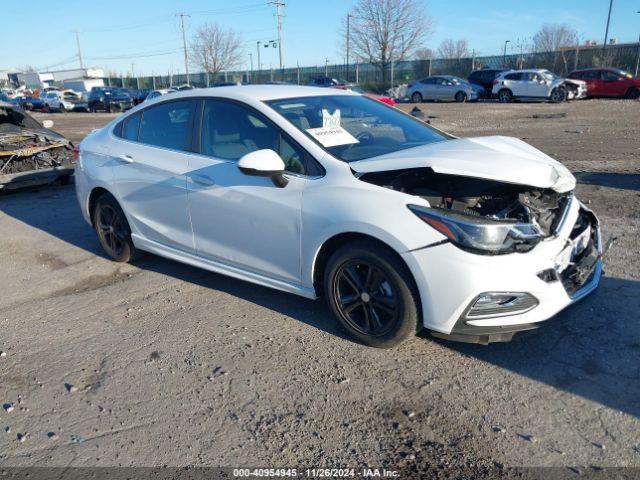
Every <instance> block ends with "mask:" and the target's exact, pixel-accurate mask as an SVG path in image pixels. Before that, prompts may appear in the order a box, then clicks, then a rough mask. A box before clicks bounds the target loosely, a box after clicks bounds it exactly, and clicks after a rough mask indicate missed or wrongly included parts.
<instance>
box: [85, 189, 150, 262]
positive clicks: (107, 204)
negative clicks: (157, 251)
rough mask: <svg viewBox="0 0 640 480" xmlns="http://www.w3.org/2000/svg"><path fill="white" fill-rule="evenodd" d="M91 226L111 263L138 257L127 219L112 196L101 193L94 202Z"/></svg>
mask: <svg viewBox="0 0 640 480" xmlns="http://www.w3.org/2000/svg"><path fill="white" fill-rule="evenodd" d="M93 226H94V228H95V230H96V233H97V234H98V240H99V241H100V245H102V249H103V250H104V251H105V253H106V254H107V255H108V256H109V258H111V259H112V260H113V261H115V262H129V261H131V260H135V259H136V258H137V257H138V256H139V251H138V250H137V249H136V247H135V246H134V245H133V240H132V239H131V228H130V227H129V223H128V222H127V218H126V216H125V214H124V212H123V211H122V209H121V208H120V205H118V202H117V201H116V199H115V198H113V196H112V195H110V194H108V193H103V194H102V195H101V196H100V197H99V198H98V200H97V201H96V206H95V208H94V210H93Z"/></svg>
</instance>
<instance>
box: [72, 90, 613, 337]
mask: <svg viewBox="0 0 640 480" xmlns="http://www.w3.org/2000/svg"><path fill="white" fill-rule="evenodd" d="M220 119H224V121H222V120H220ZM105 152H108V153H105ZM75 183H76V190H77V194H78V199H79V202H80V206H81V208H82V212H83V215H84V217H85V219H86V220H87V221H88V222H89V223H90V224H91V225H92V226H93V227H94V228H95V229H96V232H97V234H98V238H99V240H100V242H101V244H102V246H103V248H104V249H105V251H106V252H107V253H108V254H109V256H111V258H113V259H114V260H117V261H128V260H130V259H132V258H134V256H135V255H136V254H137V253H138V252H139V251H140V250H144V251H150V252H153V253H156V254H159V255H162V256H166V257H169V258H172V259H175V260H179V261H182V262H185V263H188V264H191V265H194V266H198V267H201V268H205V269H208V270H211V271H215V272H219V273H223V274H226V275H229V276H233V277H236V278H240V279H243V280H247V281H250V282H254V283H258V284H261V285H264V286H268V287H272V288H276V289H280V290H283V291H286V292H290V293H294V294H298V295H302V296H305V297H307V298H317V297H319V296H324V297H325V298H326V300H327V303H328V305H329V308H330V310H331V312H332V313H333V314H334V316H335V317H336V319H337V320H338V322H339V323H340V324H341V325H342V327H343V328H344V329H345V330H346V331H347V332H349V333H350V334H351V335H352V336H353V337H354V338H356V339H357V340H359V341H361V342H362V343H365V344H367V345H371V346H376V347H391V346H393V345H397V344H398V343H400V342H402V341H403V340H405V339H407V338H408V337H410V336H411V335H413V334H415V333H416V332H417V331H419V330H421V329H423V328H424V329H428V330H430V331H431V332H432V333H433V335H435V336H439V337H445V338H448V339H452V340H460V341H467V342H476V343H489V342H493V341H507V340H510V339H511V337H512V336H513V334H514V333H515V332H517V331H522V330H530V329H533V328H535V327H536V326H537V325H538V324H539V323H540V322H543V321H544V320H547V319H549V318H551V317H553V316H554V315H556V314H557V313H558V312H560V311H561V310H562V309H564V308H565V307H567V306H569V305H571V304H572V303H574V302H575V301H577V300H579V299H580V298H583V297H584V296H585V295H586V294H587V293H589V292H591V291H592V290H593V289H595V287H596V286H597V284H598V281H599V278H600V274H601V271H602V245H601V241H600V229H599V225H598V221H597V219H596V217H595V215H593V213H592V212H590V211H589V210H588V209H587V207H585V206H584V205H583V204H581V203H580V201H579V200H578V199H577V198H575V196H574V193H573V191H574V189H575V178H574V177H573V175H572V174H571V173H570V172H569V170H568V169H567V168H566V167H564V166H563V165H562V164H560V163H559V162H557V161H555V160H553V159H552V158H550V157H548V156H547V155H545V154H544V153H542V152H540V151H539V150H537V149H535V148H534V147H532V146H531V145H528V144H526V143H525V142H523V141H521V140H518V139H515V138H508V137H499V136H492V137H478V138H464V139H463V138H456V137H453V136H451V135H448V134H446V133H444V132H441V131H439V130H437V129H435V128H432V127H430V126H428V125H426V124H425V123H424V122H422V121H420V120H417V119H415V118H413V117H411V116H410V115H407V114H404V113H402V112H400V111H398V110H396V109H393V108H389V107H387V106H385V105H382V104H381V103H380V102H376V101H373V100H371V99H367V98H365V97H362V96H360V95H358V94H356V93H353V92H348V91H339V90H337V91H334V92H331V93H329V94H327V90H326V89H320V88H310V87H298V86H243V87H229V88H225V89H217V90H192V91H188V92H177V93H175V94H172V95H171V96H170V98H169V97H159V98H157V99H153V100H150V101H148V102H144V103H143V104H141V105H139V106H138V107H135V108H134V109H132V110H131V111H130V112H128V113H126V114H124V115H123V116H121V117H119V118H117V119H115V120H114V121H112V122H111V123H110V124H109V125H107V126H106V127H105V128H103V129H102V130H99V131H95V132H93V133H92V134H91V135H89V136H88V137H87V138H86V139H85V140H84V141H83V142H82V144H81V146H80V155H79V161H78V169H77V172H76V182H75ZM221 225H224V228H221V227H220V226H221Z"/></svg>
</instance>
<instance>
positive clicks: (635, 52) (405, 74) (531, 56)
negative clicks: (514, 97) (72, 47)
mask: <svg viewBox="0 0 640 480" xmlns="http://www.w3.org/2000/svg"><path fill="white" fill-rule="evenodd" d="M639 56H640V44H621V45H609V46H607V48H606V49H604V50H603V48H602V46H598V47H595V46H577V47H572V48H567V49H563V50H558V51H554V52H537V53H522V54H510V55H506V56H503V55H492V56H482V57H473V58H460V59H442V58H434V59H431V60H407V61H399V62H394V64H393V66H391V65H389V66H388V67H387V69H386V72H385V75H384V76H383V74H382V70H381V69H380V68H378V67H377V66H376V65H372V64H368V63H358V64H351V65H348V66H347V65H346V64H343V65H321V66H307V67H294V68H285V69H283V70H279V69H270V70H260V71H253V72H251V71H248V70H236V71H229V72H223V73H219V74H218V75H215V76H214V75H209V74H207V73H202V72H200V73H192V74H190V75H189V82H187V76H186V75H185V74H179V75H156V76H153V77H137V78H133V77H109V78H105V79H104V82H105V85H111V86H117V87H126V88H135V89H160V88H170V87H175V86H179V85H184V84H186V83H189V84H191V85H193V86H196V87H209V86H214V85H218V84H221V83H229V82H242V83H269V82H286V83H293V84H298V85H306V84H308V83H309V81H310V80H311V79H313V78H315V77H324V76H327V77H332V78H338V79H342V80H346V81H349V82H355V83H358V84H359V85H361V86H362V87H363V88H365V89H367V90H373V91H378V92H382V91H384V90H386V89H387V88H389V87H390V86H391V85H392V84H394V85H397V84H402V83H409V82H411V81H413V80H416V79H419V78H424V77H427V76H429V75H445V74H446V75H456V76H459V77H465V78H466V77H467V76H468V75H469V73H471V71H473V70H476V69H480V68H513V69H525V68H546V69H548V70H551V71H552V72H555V73H557V74H558V75H562V76H564V75H567V74H568V73H569V72H571V71H572V70H576V69H580V68H591V67H603V66H612V67H616V68H621V69H623V70H627V71H630V72H635V69H636V64H637V62H638V58H639Z"/></svg>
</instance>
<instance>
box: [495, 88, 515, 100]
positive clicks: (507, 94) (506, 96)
mask: <svg viewBox="0 0 640 480" xmlns="http://www.w3.org/2000/svg"><path fill="white" fill-rule="evenodd" d="M512 100H513V93H511V90H507V89H506V88H503V89H502V90H500V91H499V92H498V101H499V102H500V103H511V101H512Z"/></svg>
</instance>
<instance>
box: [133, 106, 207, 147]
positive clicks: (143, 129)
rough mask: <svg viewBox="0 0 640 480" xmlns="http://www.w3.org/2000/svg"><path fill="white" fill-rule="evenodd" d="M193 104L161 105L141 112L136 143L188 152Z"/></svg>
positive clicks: (193, 110) (193, 112)
mask: <svg viewBox="0 0 640 480" xmlns="http://www.w3.org/2000/svg"><path fill="white" fill-rule="evenodd" d="M194 114H195V102H194V101H191V100H184V101H177V102H167V103H161V104H160V105H156V106H154V107H150V108H147V109H146V110H144V111H143V112H142V121H141V123H140V133H139V135H138V141H139V142H141V143H146V144H148V145H153V146H156V147H163V148H170V149H172V150H190V147H191V131H192V124H193V117H194Z"/></svg>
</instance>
